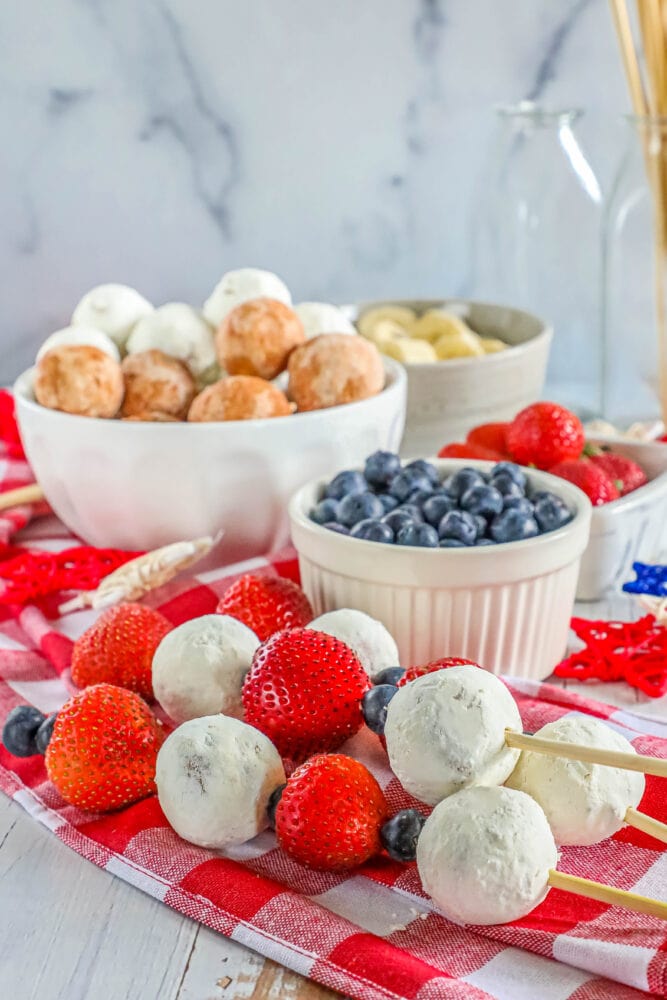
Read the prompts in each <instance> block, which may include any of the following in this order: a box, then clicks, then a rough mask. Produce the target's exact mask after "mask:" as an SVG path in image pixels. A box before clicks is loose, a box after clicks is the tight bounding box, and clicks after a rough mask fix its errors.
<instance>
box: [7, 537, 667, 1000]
mask: <svg viewBox="0 0 667 1000" xmlns="http://www.w3.org/2000/svg"><path fill="white" fill-rule="evenodd" d="M45 528H46V529H47V530H46V531H45ZM49 533H51V534H52V537H51V539H49V538H47V537H45V536H46V535H47V534H49ZM31 539H32V540H33V544H34V546H35V548H49V549H58V548H62V547H65V546H68V545H72V543H73V540H72V539H71V537H68V536H67V534H66V532H65V531H64V529H63V528H62V526H60V527H58V526H57V525H56V524H55V523H54V521H53V519H51V520H49V521H46V522H41V521H35V522H34V524H33V525H31V527H30V528H29V529H28V533H27V536H26V533H25V532H24V533H23V539H22V540H20V541H21V543H22V544H26V543H27V542H29V541H31ZM249 569H253V570H254V571H261V572H267V573H278V574H282V575H286V576H290V577H292V578H296V577H297V573H298V570H297V565H296V561H295V559H294V555H293V553H292V552H285V553H282V554H280V555H278V556H275V557H272V558H271V560H270V561H269V560H268V559H267V560H265V559H256V560H250V561H248V562H247V563H245V564H243V565H242V566H236V567H227V569H220V570H214V571H210V572H206V573H202V574H200V575H199V576H193V577H191V578H190V579H188V580H176V581H173V582H172V583H170V584H168V585H167V586H166V587H163V588H161V590H160V591H156V592H154V593H153V594H152V595H150V596H149V597H148V598H147V599H146V602H147V603H150V604H151V605H152V606H154V607H157V608H159V609H160V611H162V613H163V614H165V615H166V616H167V617H168V618H169V619H170V620H171V621H172V622H173V623H174V624H178V623H180V622H183V621H185V620H187V619H189V618H192V617H194V616H196V615H201V614H207V613H210V612H212V611H213V610H214V609H215V606H216V604H217V602H218V600H219V598H220V595H221V594H222V593H223V592H224V590H225V589H226V587H228V586H229V584H230V582H232V580H234V579H235V578H236V577H237V576H238V574H239V573H241V572H245V571H247V570H249ZM0 575H1V563H0ZM56 605H57V602H55V601H51V600H50V599H49V601H47V602H45V603H44V604H43V605H42V606H41V609H37V608H36V607H26V608H24V609H19V608H13V609H12V608H9V607H7V606H2V605H0V724H1V723H2V721H3V720H4V717H5V716H6V714H7V712H8V711H9V710H10V709H11V708H13V707H14V706H15V705H18V704H21V703H25V702H26V701H27V702H30V703H32V704H34V705H36V706H37V707H38V708H40V709H41V710H42V711H45V712H49V711H53V710H54V709H57V708H58V707H59V706H60V705H61V704H62V703H63V702H64V701H65V699H66V698H67V697H68V693H69V688H70V682H69V679H68V669H67V667H68V664H69V657H70V651H71V644H72V640H73V639H75V638H76V637H77V636H78V635H80V634H81V632H82V631H83V630H84V629H85V628H86V627H87V626H88V625H89V624H90V623H91V622H92V621H93V620H94V618H95V613H94V612H90V611H83V612H76V613H72V614H69V615H67V616H65V617H61V618H57V616H56V615H57V613H56V611H55V608H56ZM47 615H53V617H52V618H51V619H49V618H47ZM509 683H510V686H511V689H512V691H513V693H514V694H515V696H516V698H517V701H518V703H519V707H520V709H521V714H522V717H523V720H524V724H525V727H526V729H528V730H529V731H532V730H534V729H537V728H538V727H539V726H542V725H543V724H544V723H546V722H548V721H550V720H552V719H555V718H558V717H559V716H561V715H563V714H566V713H571V712H585V713H588V714H592V715H596V716H598V717H601V718H604V719H605V720H606V721H607V722H608V723H609V724H610V725H612V726H614V727H616V728H618V729H619V731H620V732H622V733H623V734H624V735H626V736H627V737H628V738H629V739H631V740H632V742H633V744H634V745H635V747H636V748H637V750H639V751H641V752H643V753H651V754H654V755H656V756H660V757H667V726H665V725H662V724H660V723H658V722H649V721H647V720H644V719H640V718H638V717H635V716H633V715H631V714H629V713H626V712H622V711H618V710H615V709H613V708H611V707H609V706H605V705H602V704H598V703H595V702H590V701H588V700H584V699H583V698H581V697H578V696H577V695H574V694H570V693H566V692H563V691H562V690H560V689H559V688H555V687H551V686H548V685H540V684H537V683H531V682H528V681H510V682H509ZM344 750H345V751H346V752H349V753H352V754H354V755H355V756H357V757H359V758H360V759H361V760H363V761H364V762H365V763H366V764H367V766H368V767H369V768H370V769H371V770H372V771H373V773H374V774H375V776H376V777H377V779H378V780H379V782H380V783H381V785H382V786H383V788H384V789H385V792H386V794H387V797H388V799H389V802H390V804H391V806H392V807H393V808H394V809H398V808H402V807H403V806H405V805H406V804H407V797H406V795H405V793H404V792H403V791H402V789H401V788H400V786H399V784H398V782H397V781H396V779H395V778H393V776H392V774H391V773H390V771H389V769H388V766H387V759H386V756H385V754H384V752H383V751H382V749H381V747H380V744H379V741H378V740H377V738H376V737H375V736H373V735H372V734H371V733H369V732H368V731H364V732H363V733H362V734H360V735H358V736H357V737H355V738H354V739H353V740H351V741H350V742H349V743H348V744H347V745H346V747H345V748H344ZM0 788H1V789H2V790H3V791H4V792H5V794H7V795H9V796H11V797H12V798H14V800H15V801H16V802H18V803H20V804H21V805H22V806H23V807H24V808H25V809H26V810H27V811H28V812H29V813H30V814H31V815H32V816H34V818H35V819H36V820H37V821H38V822H40V823H42V824H44V825H45V826H46V827H48V828H49V829H50V830H51V831H52V832H53V834H54V835H55V836H57V837H58V838H60V840H62V841H63V842H64V843H66V844H68V845H69V846H70V847H71V848H72V849H73V850H75V851H77V852H78V853H79V854H81V855H83V857H84V858H87V859H88V860H89V861H92V862H94V863H95V864H97V865H99V866H100V867H102V868H105V869H106V870H107V871H109V872H111V873H113V874H114V875H117V876H118V877H119V878H122V879H124V880H125V881H127V882H130V883H131V884H132V885H134V886H136V887H137V888H139V889H142V890H143V891H144V892H147V893H150V894H151V895H152V896H155V897H156V898H158V899H161V900H163V902H165V903H166V904H167V905H168V906H171V907H173V908H174V909H176V910H179V911H180V912H181V913H184V914H186V915H187V916H189V917H192V918H193V919H194V920H198V921H199V922H201V923H203V924H206V925H208V926H209V927H212V928H214V929H216V930H218V931H220V932H221V933H222V934H225V935H228V936H229V937H232V938H233V939H234V940H236V941H239V942H241V943H242V944H245V945H247V946H249V947H251V948H253V949H255V950H256V951H258V952H260V953H261V954H263V955H266V956H268V957H269V958H272V959H274V960H275V961H277V962H280V963H282V964H283V965H285V966H287V967H289V968H290V969H293V970H295V971H296V972H299V973H301V974H302V975H304V976H308V977H310V978H311V979H314V980H316V981H318V982H320V983H323V984H324V985H326V986H329V987H330V988H332V989H335V990H339V991H340V992H342V993H345V994H347V995H349V996H352V997H359V998H363V1000H391V998H414V1000H463V998H466V1000H537V998H539V1000H631V998H637V997H639V996H640V995H642V993H641V992H640V991H646V992H650V993H652V994H653V995H656V996H665V994H666V993H667V924H666V923H663V922H661V921H659V920H657V919H654V918H651V917H646V916H641V915H639V914H633V913H629V912H626V911H623V910H620V909H615V908H610V907H609V906H606V905H605V904H603V903H596V902H592V901H588V900H585V899H582V898H580V897H575V896H572V895H571V894H568V893H565V892H562V891H559V890H556V889H552V890H551V892H550V893H549V895H548V897H547V898H546V900H545V901H544V902H543V903H542V904H541V905H540V906H539V907H538V908H537V909H536V910H534V911H533V913H531V914H530V915H529V916H527V917H525V918H524V919H523V920H520V921H517V922H516V923H514V924H507V925H503V926H497V927H482V928H462V927H458V926H456V925H454V924H452V923H450V922H449V921H447V920H445V919H444V918H443V917H442V916H440V915H439V913H438V912H437V910H436V909H435V908H434V907H433V905H432V904H431V902H430V901H429V900H428V898H427V897H426V896H425V895H424V893H423V891H422V889H421V885H420V882H419V878H418V875H417V871H416V867H415V865H414V864H413V865H401V864H397V863H395V862H393V861H391V860H389V859H388V858H377V859H375V860H373V861H371V862H370V863H369V864H367V865H365V866H364V867H363V868H361V869H359V870H358V871H355V872H353V873H350V874H347V875H344V874H329V873H318V872H311V871H308V870H307V869H305V868H303V867H301V866H300V865H298V864H297V863H296V862H294V861H292V860H290V859H289V858H288V857H286V856H285V855H284V854H283V853H282V852H281V851H280V850H279V849H278V848H277V847H276V842H275V837H274V835H273V834H272V833H271V832H265V833H263V834H261V835H260V836H259V837H257V838H256V839H255V840H253V841H251V842H250V843H247V844H244V845H243V846H241V847H237V848H234V849H233V850H230V851H228V852H226V853H225V854H224V855H223V854H221V853H219V852H214V851H209V850H204V849H202V848H198V847H194V846H192V845H191V844H187V843H185V842H184V841H182V840H180V839H179V837H177V836H176V834H175V833H174V832H173V831H172V830H171V829H170V827H169V826H168V824H167V822H166V820H165V818H164V816H163V814H162V812H161V810H160V807H159V805H158V803H157V800H156V799H155V798H150V799H146V800H144V801H143V802H139V803H136V804H135V805H133V806H130V807H129V808H128V809H125V810H123V811H122V812H119V813H114V814H111V815H93V814H89V813H88V814H86V813H83V812H81V811H79V810H77V809H74V808H73V807H71V806H68V805H66V804H65V803H64V802H63V800H62V799H61V798H60V796H59V795H58V793H57V792H56V791H55V789H54V788H53V786H52V785H51V784H50V783H49V782H48V780H47V778H46V773H45V769H44V762H43V758H41V757H34V758H28V759H25V760H19V759H17V758H14V757H12V756H11V755H10V754H8V753H7V752H6V751H5V750H4V748H1V749H0ZM664 793H665V785H664V783H661V779H658V778H651V777H649V778H648V779H647V791H646V796H645V798H644V800H643V802H642V808H643V809H644V810H645V811H646V812H648V813H650V814H652V815H654V816H656V817H658V818H659V819H662V820H665V821H667V797H666V796H665V794H664ZM559 867H560V868H561V869H562V870H563V871H565V872H571V873H573V874H575V875H584V876H588V877H591V878H594V879H597V880H598V881H603V882H609V883H611V884H613V885H617V886H619V887H621V888H625V889H633V890H635V891H636V892H640V893H644V894H646V895H650V896H655V897H658V898H662V899H666V900H667V854H665V853H664V852H663V849H662V845H661V844H659V843H658V842H657V841H655V840H653V839H652V838H650V837H648V836H646V835H644V834H642V833H639V832H638V831H635V830H631V829H630V828H627V829H624V830H622V831H621V832H620V833H618V834H617V835H616V836H615V837H614V838H613V839H611V840H608V841H606V842H604V843H603V844H599V845H597V846H594V847H587V848H566V849H564V850H563V852H562V857H561V862H560V865H559ZM603 977H608V978H603ZM623 984H625V985H623Z"/></svg>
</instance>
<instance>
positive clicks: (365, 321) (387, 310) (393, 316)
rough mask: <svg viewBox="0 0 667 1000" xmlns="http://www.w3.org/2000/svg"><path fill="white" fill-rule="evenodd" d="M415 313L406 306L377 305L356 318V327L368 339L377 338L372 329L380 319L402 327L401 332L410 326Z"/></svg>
mask: <svg viewBox="0 0 667 1000" xmlns="http://www.w3.org/2000/svg"><path fill="white" fill-rule="evenodd" d="M416 316H417V314H416V313H415V312H414V310H412V309H408V307H407V306H377V307H376V308H375V309H369V310H368V311H367V312H365V313H362V314H361V316H360V317H359V319H358V320H357V329H358V331H359V333H361V334H363V336H364V337H368V339H369V340H377V338H376V337H375V335H374V333H373V330H374V329H375V327H376V326H377V325H378V323H380V322H381V321H382V320H392V321H393V322H394V323H396V324H398V326H400V327H402V328H403V333H404V335H405V331H406V330H409V329H410V328H411V327H412V324H413V323H414V321H415V319H416Z"/></svg>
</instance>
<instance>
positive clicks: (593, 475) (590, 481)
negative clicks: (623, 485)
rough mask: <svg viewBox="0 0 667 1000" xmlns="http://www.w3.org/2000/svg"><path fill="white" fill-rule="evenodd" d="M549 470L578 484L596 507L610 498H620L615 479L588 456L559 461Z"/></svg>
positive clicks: (553, 474) (552, 473) (554, 474)
mask: <svg viewBox="0 0 667 1000" xmlns="http://www.w3.org/2000/svg"><path fill="white" fill-rule="evenodd" d="M549 472H550V473H551V475H552V476H560V478H561V479H567V480H568V482H570V483H574V485H575V486H578V487H579V489H580V490H583V492H584V493H585V494H586V496H587V497H588V499H589V500H590V502H591V503H592V504H593V506H594V507H599V506H600V504H603V503H609V501H610V500H618V497H619V492H618V490H617V489H616V486H615V485H614V482H613V480H612V479H611V478H610V477H609V476H608V475H607V473H606V472H605V471H604V469H601V468H600V466H599V465H594V464H593V462H590V461H589V460H588V459H586V458H584V459H579V460H576V459H574V460H570V461H568V462H559V463H558V465H554V466H553V468H552V469H549Z"/></svg>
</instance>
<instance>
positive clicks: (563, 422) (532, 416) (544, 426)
mask: <svg viewBox="0 0 667 1000" xmlns="http://www.w3.org/2000/svg"><path fill="white" fill-rule="evenodd" d="M507 447H508V450H509V453H510V455H511V456H512V458H513V459H514V461H515V462H519V464H520V465H535V466H537V468H538V469H550V468H551V466H552V465H556V463H557V462H564V461H566V460H567V459H569V458H579V456H580V455H581V452H582V450H583V447H584V428H583V427H582V425H581V421H580V420H579V417H577V416H575V414H574V413H571V412H570V410H566V409H565V407H564V406H559V405H558V404H557V403H533V404H532V406H527V407H526V408H525V410H522V411H521V413H519V414H518V415H517V416H516V417H515V418H514V420H513V421H512V423H511V424H510V425H509V428H508V430H507Z"/></svg>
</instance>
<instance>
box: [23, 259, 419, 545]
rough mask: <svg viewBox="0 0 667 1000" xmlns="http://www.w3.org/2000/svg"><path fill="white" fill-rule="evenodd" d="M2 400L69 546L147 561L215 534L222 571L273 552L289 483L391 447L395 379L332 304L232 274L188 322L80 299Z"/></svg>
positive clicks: (116, 297)
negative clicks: (137, 552) (143, 556)
mask: <svg viewBox="0 0 667 1000" xmlns="http://www.w3.org/2000/svg"><path fill="white" fill-rule="evenodd" d="M302 317H303V319H302ZM338 328H339V329H338ZM14 392H15V396H16V412H17V418H18V422H19V428H20V431H21V437H22V440H23V444H24V447H25V450H26V455H27V457H28V460H29V462H30V464H31V465H32V467H33V470H34V472H35V475H36V478H37V480H38V482H39V483H40V485H41V486H42V488H43V489H44V492H45V494H46V497H47V500H48V501H49V503H50V504H51V506H52V507H53V509H54V511H55V513H56V514H57V515H58V516H59V517H60V518H61V519H62V520H63V521H64V523H65V524H66V525H67V526H68V528H70V530H72V531H73V532H74V533H75V534H76V535H78V536H79V537H80V538H82V539H83V540H85V541H86V542H89V543H90V544H93V545H99V546H114V547H120V548H127V549H150V548H155V547H158V546H160V545H165V544H168V543H169V542H173V541H177V540H180V539H186V538H195V537H199V536H202V535H217V534H219V533H220V532H222V533H223V535H222V540H221V542H220V547H219V549H218V550H217V555H218V557H222V558H223V559H225V561H228V562H234V561H236V560H241V559H246V558H250V557H252V556H256V555H260V554H264V553H267V552H269V551H272V550H275V549H277V548H280V547H281V546H282V545H284V544H286V542H287V541H288V538H289V526H288V519H287V514H286V506H287V501H288V499H289V497H290V496H291V495H292V493H293V492H294V491H295V489H297V488H298V487H299V486H301V485H302V484H303V483H304V482H306V481H307V480H309V479H312V478H313V477H315V476H322V475H326V474H327V473H328V472H330V471H331V470H332V469H336V468H340V467H342V466H348V465H356V464H359V462H360V461H362V459H363V458H364V456H365V455H367V454H368V453H369V452H371V451H373V450H375V449H377V448H389V449H392V450H396V449H397V448H398V447H399V444H400V440H401V437H402V434H403V426H404V421H405V397H406V377H405V372H404V370H403V368H402V367H401V366H400V365H399V364H397V363H396V362H394V361H392V360H391V359H389V358H383V357H382V356H381V355H380V353H379V352H378V350H377V348H376V347H375V346H374V345H373V344H371V343H369V342H368V341H366V340H365V339H364V338H362V337H359V336H357V335H356V334H355V332H354V328H353V327H352V326H351V324H350V323H349V321H348V320H347V319H346V318H345V317H344V316H343V314H342V313H341V312H340V311H339V310H338V309H337V308H336V307H334V306H331V305H329V304H328V303H302V304H301V305H296V306H294V307H292V305H291V300H290V296H289V292H288V290H287V288H286V287H285V285H284V284H283V282H282V281H281V280H280V279H279V278H278V277H277V276H276V275H273V274H271V273H270V272H264V271H258V270H255V269H250V268H248V269H242V270H239V271H231V272H228V273H227V274H225V275H224V276H223V278H222V279H221V281H220V282H219V283H218V285H217V286H216V288H215V289H214V291H213V293H212V294H211V296H210V297H209V298H208V299H207V300H206V302H205V303H204V306H203V309H202V310H197V309H194V308H193V307H192V306H189V305H187V304H186V303H168V304H167V305H165V306H161V307H160V308H158V309H154V308H153V307H152V306H151V304H150V303H149V302H148V301H147V300H146V299H144V298H143V296H141V295H139V293H138V292H136V291H135V290H134V289H131V288H128V287H126V286H123V285H104V286H99V287H98V288H96V289H93V290H92V291H91V292H89V293H87V295H85V296H84V297H83V299H82V300H81V302H80V303H79V305H78V306H77V307H76V309H75V311H74V314H73V317H72V325H71V326H69V327H66V328H64V329H63V330H59V331H57V332H56V333H55V334H52V335H51V336H50V337H49V338H47V340H46V342H45V343H44V344H43V345H42V348H41V349H40V351H39V353H38V358H37V360H36V364H35V367H34V368H31V369H29V370H28V371H26V372H24V373H23V374H22V375H21V376H20V377H19V378H18V380H17V382H16V385H15V387H14Z"/></svg>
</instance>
